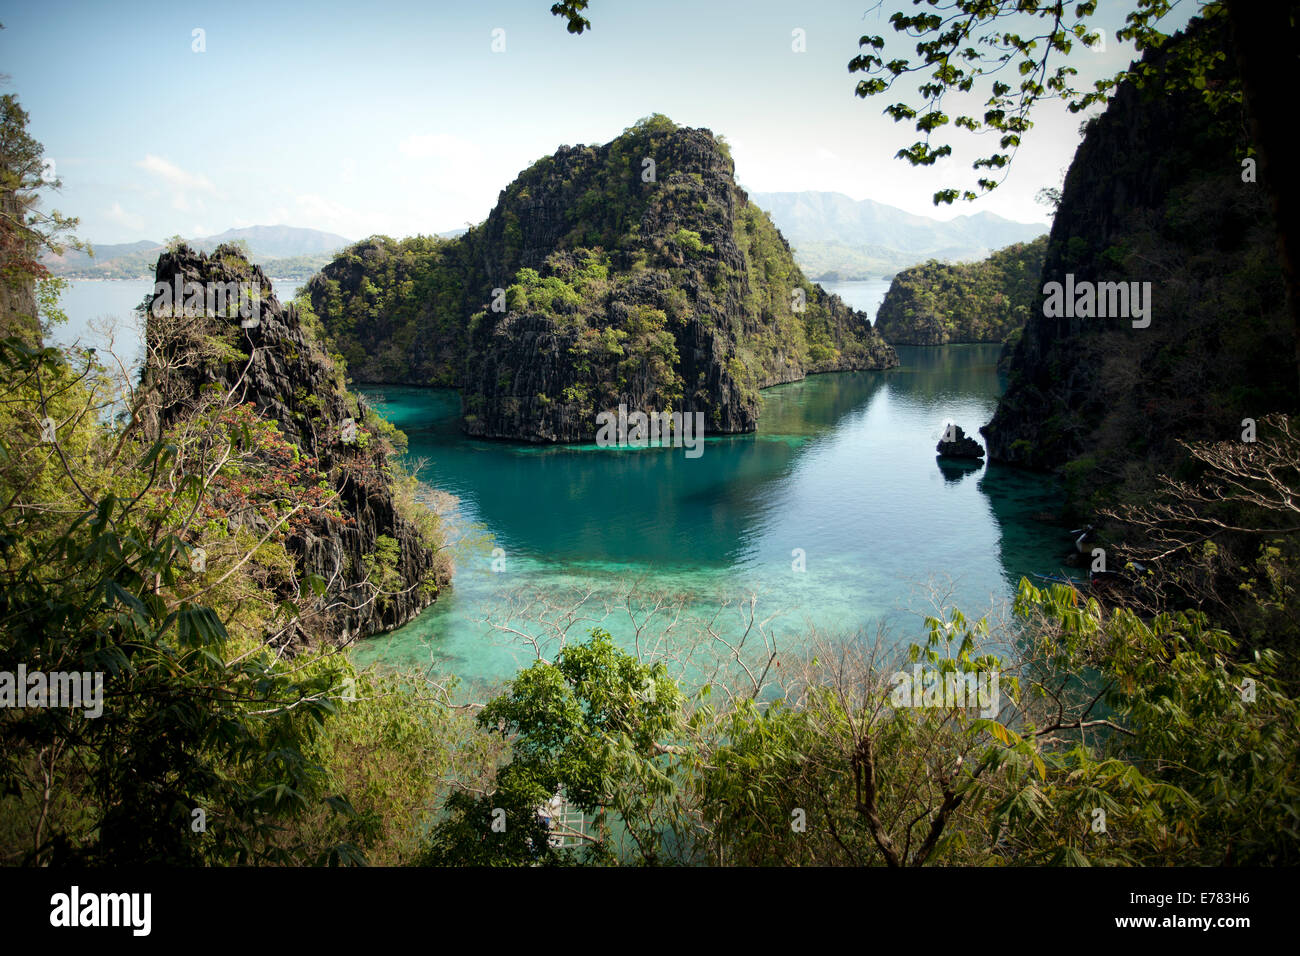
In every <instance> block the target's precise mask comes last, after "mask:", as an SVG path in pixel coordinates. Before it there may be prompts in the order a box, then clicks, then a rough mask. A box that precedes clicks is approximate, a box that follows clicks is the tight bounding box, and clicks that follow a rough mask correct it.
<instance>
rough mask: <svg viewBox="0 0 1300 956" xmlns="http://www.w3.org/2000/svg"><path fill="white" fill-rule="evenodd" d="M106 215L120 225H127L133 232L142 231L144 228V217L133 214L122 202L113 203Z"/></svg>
mask: <svg viewBox="0 0 1300 956" xmlns="http://www.w3.org/2000/svg"><path fill="white" fill-rule="evenodd" d="M106 215H107V216H108V218H109V219H111V220H112V221H113V222H115V223H117V224H118V225H119V226H125V227H126V228H127V229H130V230H131V231H132V232H141V231H143V229H144V217H142V216H136V215H132V214H131V213H129V212H127V211H126V210H125V209H123V208H122V204H121V203H117V202H115V203H113V205H112V206H110V207H109V208H108V212H107V213H106Z"/></svg>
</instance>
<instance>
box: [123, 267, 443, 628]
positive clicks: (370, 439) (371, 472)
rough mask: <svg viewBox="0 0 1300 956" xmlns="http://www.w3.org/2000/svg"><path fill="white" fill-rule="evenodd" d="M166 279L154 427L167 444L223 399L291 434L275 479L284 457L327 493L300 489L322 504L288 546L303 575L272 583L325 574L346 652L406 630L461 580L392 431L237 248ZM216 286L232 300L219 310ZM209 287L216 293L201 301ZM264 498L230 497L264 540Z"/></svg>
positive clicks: (155, 315) (159, 308)
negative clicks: (441, 547) (408, 494)
mask: <svg viewBox="0 0 1300 956" xmlns="http://www.w3.org/2000/svg"><path fill="white" fill-rule="evenodd" d="M156 281H157V283H158V284H157V285H156V286H155V295H154V299H153V301H152V302H151V304H150V309H149V311H148V313H147V324H146V344H147V347H148V350H149V358H148V364H147V367H146V369H145V384H146V385H147V386H149V388H150V389H151V391H152V394H154V395H155V396H156V398H155V402H154V405H153V407H152V408H151V410H150V413H149V415H148V416H147V425H146V427H148V428H149V429H151V430H153V431H155V432H156V433H157V434H159V435H163V434H165V433H166V431H167V429H169V428H172V427H175V426H177V425H178V424H179V423H194V422H201V421H203V420H204V419H203V418H202V416H203V415H204V414H205V413H207V414H210V412H209V411H207V410H209V409H211V408H212V407H213V406H214V403H215V405H216V407H217V408H218V409H219V410H220V411H221V412H222V414H226V413H227V410H231V409H239V408H248V409H251V411H252V414H253V415H254V416H255V418H256V419H258V420H261V421H269V422H271V423H273V424H274V426H275V428H276V429H277V436H275V438H274V439H273V440H272V441H270V442H268V443H266V454H267V471H268V474H270V473H272V472H274V470H275V468H276V467H277V463H276V459H275V456H274V454H273V453H274V452H279V453H281V457H282V458H283V457H284V454H287V455H288V457H289V459H290V460H291V461H293V462H294V463H299V462H305V463H306V464H307V465H309V466H310V467H309V469H307V472H306V473H308V474H312V475H314V476H315V477H316V478H317V479H318V482H317V486H316V487H309V486H306V485H305V484H301V483H300V484H299V485H297V486H295V487H294V488H293V489H292V490H293V493H294V494H296V495H300V496H301V497H302V499H303V500H309V499H310V497H311V496H312V495H316V496H317V498H318V499H319V500H320V502H321V503H322V505H321V507H320V508H319V509H317V511H316V512H314V513H313V517H312V518H311V520H310V521H307V522H305V523H302V524H295V525H291V526H290V528H289V529H288V530H287V532H286V535H285V540H284V544H285V547H286V550H287V551H288V553H289V554H291V555H292V557H293V560H294V564H295V567H294V568H293V569H292V571H291V572H288V573H286V574H285V575H283V576H282V577H281V579H280V580H277V581H275V582H271V584H272V586H273V587H274V588H275V589H277V590H279V591H281V592H282V593H283V594H284V595H285V596H294V595H295V593H296V592H297V591H299V590H301V589H302V585H303V584H304V582H307V581H308V579H309V578H312V577H315V578H316V579H317V588H316V589H317V591H318V592H319V593H318V598H319V601H318V605H319V611H318V613H317V614H316V615H315V617H314V627H313V629H312V630H314V631H315V632H317V633H318V634H319V635H321V636H322V637H324V638H325V639H327V640H330V641H334V642H342V641H346V640H347V639H349V638H350V637H357V636H362V635H366V634H371V633H376V632H379V631H383V630H387V629H390V628H393V627H396V626H398V625H400V624H402V623H404V622H405V621H407V620H409V619H410V618H412V617H413V616H414V615H415V614H416V613H417V612H419V611H420V610H421V609H422V608H424V607H426V606H427V605H428V604H429V603H430V602H432V601H433V599H434V597H435V596H436V594H437V591H438V587H439V586H440V585H441V584H443V583H445V581H446V577H447V574H446V570H445V569H444V568H442V567H440V566H439V564H438V562H436V561H435V552H434V549H433V548H432V547H431V545H432V543H433V542H432V539H433V538H434V537H435V535H433V534H431V532H430V531H429V527H428V520H429V519H428V518H427V517H421V516H417V515H416V514H415V512H414V509H407V514H405V515H404V514H403V513H402V510H403V509H402V506H401V504H400V502H399V500H398V498H399V495H398V493H397V490H396V489H395V487H394V482H393V476H392V474H391V470H390V466H389V461H388V455H389V449H387V448H386V447H385V441H384V440H383V436H384V432H385V428H384V426H383V424H382V423H381V422H379V420H378V419H377V418H375V417H374V416H373V415H372V414H368V413H367V409H366V408H365V407H364V405H363V404H360V403H359V400H358V398H357V397H356V396H355V395H352V394H351V393H349V392H348V391H347V389H346V388H345V387H344V384H343V372H342V369H341V367H340V366H339V365H338V364H337V363H336V362H335V360H334V359H332V358H331V357H330V356H329V355H328V354H327V352H326V351H325V350H324V349H323V348H322V346H321V343H320V337H319V330H318V329H317V328H316V327H315V323H314V320H313V319H312V318H311V316H310V314H306V315H304V314H303V313H301V312H300V310H299V309H297V308H296V307H294V306H289V307H285V306H283V305H281V303H280V302H279V300H278V299H277V298H276V296H275V294H274V290H273V289H272V287H271V283H270V282H269V281H268V280H267V279H266V277H265V275H264V274H263V273H262V270H261V269H260V268H259V267H258V266H255V265H252V264H250V263H249V262H248V261H247V259H246V258H244V256H243V254H242V252H241V251H239V250H238V249H237V248H235V247H233V246H221V247H219V248H217V249H216V250H215V251H214V252H213V253H212V254H211V255H204V254H201V253H197V252H195V251H193V250H191V249H190V248H188V247H187V246H183V245H182V246H180V247H179V248H177V249H175V250H171V251H168V252H166V253H164V254H163V255H162V256H161V257H160V258H159V260H158V265H157V270H156ZM171 290H177V291H179V292H180V293H181V295H180V296H176V295H173V294H172V291H171ZM211 290H220V292H221V293H229V295H230V298H227V299H225V300H224V301H223V300H218V299H217V298H216V297H215V296H213V294H212V291H211ZM195 291H202V292H203V293H204V297H203V298H202V299H198V298H194V299H193V300H191V296H192V295H193V293H194V292H195ZM218 303H219V304H218ZM185 306H190V308H189V310H188V312H187V311H185ZM194 313H197V314H194ZM226 395H228V396H229V397H228V398H224V397H222V396H226ZM191 430H192V429H191ZM281 439H282V440H283V442H287V443H288V446H289V448H288V449H287V452H286V450H285V449H284V448H283V447H282V446H281V445H280V444H279V442H280V440H281ZM259 493H260V494H265V493H267V492H265V491H260V492H259V490H257V489H245V488H239V489H225V490H224V491H223V492H220V493H218V497H219V498H221V503H222V505H223V508H224V517H225V519H226V521H227V522H228V523H229V524H230V525H231V527H232V528H238V527H240V526H243V527H246V528H247V529H248V530H249V531H251V532H253V533H254V534H255V535H256V536H259V537H260V536H261V535H262V534H264V533H266V532H268V531H269V530H270V529H269V528H266V527H265V526H264V525H265V522H264V521H262V518H261V515H260V513H259V509H258V507H257V504H258V502H257V496H258V494H259ZM223 495H224V497H222V496H223ZM421 524H423V525H424V527H423V528H421V527H419V525H421ZM196 542H197V543H201V542H198V539H196ZM306 636H311V635H310V634H308V635H306Z"/></svg>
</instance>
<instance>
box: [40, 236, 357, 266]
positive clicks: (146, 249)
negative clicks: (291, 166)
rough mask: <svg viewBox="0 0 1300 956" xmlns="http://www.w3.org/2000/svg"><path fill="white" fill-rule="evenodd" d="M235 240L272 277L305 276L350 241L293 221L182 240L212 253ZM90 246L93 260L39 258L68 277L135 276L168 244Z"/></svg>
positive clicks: (71, 255)
mask: <svg viewBox="0 0 1300 956" xmlns="http://www.w3.org/2000/svg"><path fill="white" fill-rule="evenodd" d="M239 240H243V241H244V242H246V243H247V244H248V251H249V258H250V259H252V260H253V261H254V262H257V263H259V264H260V265H261V266H262V268H263V270H264V271H265V272H266V274H267V276H269V277H271V278H273V279H277V278H278V279H306V278H308V277H310V276H311V275H312V274H314V273H315V272H316V271H317V270H319V269H320V268H321V266H323V265H325V263H327V262H329V261H330V260H331V259H332V258H333V257H334V253H336V252H338V251H339V250H340V249H342V248H343V247H344V246H347V245H349V244H350V243H351V240H350V239H346V238H344V237H343V236H340V235H336V234H335V233H332V232H322V231H320V230H319V229H301V228H298V227H297V226H247V227H245V228H243V229H227V230H226V231H225V232H223V233H219V234H218V235H215V236H204V237H202V238H198V239H187V240H186V241H187V242H188V243H189V244H190V245H191V246H192V247H194V248H195V249H197V250H199V251H201V252H211V251H212V250H213V249H215V248H216V247H217V246H219V245H221V244H222V243H223V242H235V241H239ZM92 248H93V250H94V253H95V255H94V258H93V259H92V258H91V257H90V256H87V255H86V254H85V253H84V252H78V251H77V250H75V249H68V250H67V251H66V252H65V253H64V254H63V255H61V256H47V257H45V258H44V259H43V260H42V261H43V262H44V263H45V265H46V266H47V267H48V268H49V270H50V272H52V273H53V274H54V275H57V276H65V277H67V278H76V279H138V278H145V277H148V276H151V275H153V269H154V264H155V263H156V262H157V261H158V254H159V253H161V252H162V251H163V249H165V248H166V244H165V243H161V242H154V241H152V240H149V239H142V240H140V241H138V242H124V243H116V244H106V245H102V246H97V245H93V244H92Z"/></svg>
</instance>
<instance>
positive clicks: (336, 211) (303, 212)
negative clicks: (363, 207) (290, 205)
mask: <svg viewBox="0 0 1300 956" xmlns="http://www.w3.org/2000/svg"><path fill="white" fill-rule="evenodd" d="M294 203H295V204H296V205H297V210H296V212H295V225H301V226H310V227H311V228H314V229H325V230H327V231H329V232H337V233H340V234H341V235H345V236H351V235H359V234H360V233H359V232H358V228H359V226H358V223H359V221H360V217H359V216H358V215H357V214H356V213H355V212H353V211H352V210H351V209H349V208H348V207H347V206H344V205H342V204H341V203H337V202H335V201H334V200H332V199H327V198H325V197H324V196H321V195H318V194H317V193H304V194H303V195H300V196H295V197H294ZM363 231H364V230H363Z"/></svg>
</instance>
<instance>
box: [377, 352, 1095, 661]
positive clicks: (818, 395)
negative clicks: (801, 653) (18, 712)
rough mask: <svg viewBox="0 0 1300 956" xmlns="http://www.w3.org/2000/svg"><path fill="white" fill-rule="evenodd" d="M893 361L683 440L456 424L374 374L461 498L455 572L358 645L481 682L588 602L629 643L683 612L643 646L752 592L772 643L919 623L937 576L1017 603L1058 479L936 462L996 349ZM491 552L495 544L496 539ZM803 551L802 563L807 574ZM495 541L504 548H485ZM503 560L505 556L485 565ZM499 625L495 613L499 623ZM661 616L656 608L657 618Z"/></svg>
mask: <svg viewBox="0 0 1300 956" xmlns="http://www.w3.org/2000/svg"><path fill="white" fill-rule="evenodd" d="M899 356H900V359H901V360H902V363H903V364H902V367H901V368H898V369H893V370H890V371H888V372H857V373H842V374H834V375H819V376H813V377H811V378H808V379H806V380H804V381H802V382H796V383H792V384H789V385H783V386H778V387H776V388H771V389H767V390H765V391H764V392H763V401H764V404H763V410H762V415H761V418H760V422H759V430H758V433H757V434H754V435H745V436H727V437H717V438H710V439H707V440H706V442H705V445H704V453H703V455H702V456H701V457H699V458H696V459H688V458H686V457H685V454H684V450H683V449H673V448H646V449H609V448H597V447H596V446H594V445H584V446H536V445H522V444H511V443H505V442H487V441H478V440H472V439H469V438H467V437H465V436H464V435H463V434H462V433H461V431H460V428H459V424H458V421H457V418H458V413H459V397H458V395H457V393H456V392H455V391H452V390H445V389H439V390H428V389H413V388H373V389H365V390H364V391H365V392H366V394H367V395H368V396H369V398H370V399H371V401H372V402H373V403H374V404H375V405H376V406H377V408H378V410H379V411H380V413H381V414H383V415H384V416H385V417H386V418H388V419H389V420H390V421H392V422H393V423H394V424H396V425H397V426H398V427H400V428H401V429H402V430H403V431H405V432H406V433H407V435H408V436H409V438H410V450H409V459H410V460H411V462H412V463H414V462H417V461H419V462H421V464H420V468H419V474H420V476H421V477H422V478H423V479H424V480H425V481H427V482H429V483H430V484H432V485H433V486H435V487H437V488H439V489H442V490H443V491H446V492H449V493H451V494H453V495H455V496H456V497H457V498H458V499H459V502H458V505H457V507H456V508H455V509H454V512H453V519H452V523H453V525H454V527H455V528H456V531H457V534H458V535H463V536H464V537H463V538H462V539H461V541H462V543H461V544H459V545H458V546H457V548H456V559H457V560H456V577H455V582H454V585H453V587H452V588H451V589H450V590H449V591H446V592H444V594H443V595H442V596H441V597H440V598H439V600H438V602H437V603H436V604H435V605H434V606H433V607H432V608H430V609H429V610H428V611H426V612H425V613H424V614H422V615H421V616H420V617H418V618H417V619H416V620H414V621H413V622H411V623H410V624H408V625H406V626H405V627H403V628H400V629H399V630H397V631H395V632H393V633H391V634H388V635H384V636H380V637H374V638H370V639H368V640H367V641H365V642H364V643H362V644H361V645H360V646H359V648H358V649H357V651H356V653H355V658H356V660H357V662H358V663H359V664H367V663H371V662H376V663H381V664H385V665H395V666H409V665H425V666H429V667H430V668H431V669H432V670H434V671H438V672H442V673H452V674H455V675H457V676H458V677H460V678H461V679H462V680H465V681H468V682H469V683H470V684H479V683H494V682H496V681H499V680H500V679H503V678H506V677H509V676H510V675H512V674H513V673H514V672H515V670H516V669H517V668H518V667H519V666H520V665H521V664H523V663H526V662H527V661H528V660H530V659H531V654H532V651H531V650H530V649H529V648H527V647H526V646H524V645H522V644H521V642H520V639H519V636H518V635H517V634H516V633H513V632H511V631H507V630H504V629H503V628H504V627H510V628H514V629H517V630H518V631H523V632H526V633H528V634H531V635H535V636H536V635H545V634H548V633H552V632H551V631H549V630H548V628H547V627H545V626H542V625H539V624H538V623H537V620H538V618H539V616H541V617H546V618H547V619H549V620H552V621H556V622H563V621H565V620H567V618H565V616H564V615H563V614H562V613H558V612H557V611H556V610H555V608H557V607H564V606H567V605H569V604H572V603H576V602H577V601H579V600H580V599H581V600H583V601H584V603H583V604H582V611H581V613H579V614H578V615H576V617H578V618H581V620H577V621H575V622H574V623H573V624H572V627H571V630H570V631H569V632H568V639H569V640H575V639H578V640H581V639H583V637H585V631H586V629H587V628H588V627H591V626H593V625H595V624H597V623H598V624H599V625H600V626H601V627H604V628H606V629H607V630H609V631H610V632H611V633H612V634H613V635H614V636H615V638H616V639H618V640H619V641H620V643H622V644H624V645H626V646H632V645H633V644H634V643H635V642H636V640H637V634H636V630H635V627H634V626H633V624H632V623H631V620H630V618H629V615H628V613H627V611H626V609H625V608H624V604H625V602H626V596H627V593H628V591H629V590H630V589H633V588H635V593H636V594H637V595H639V598H638V600H637V602H636V606H639V607H640V608H641V609H642V610H643V611H644V609H645V608H646V607H647V606H649V605H651V604H653V603H654V602H655V601H656V600H662V601H664V602H666V604H667V605H668V606H669V607H670V608H671V610H669V611H666V612H664V613H663V614H662V615H660V616H659V617H657V618H655V619H654V620H652V623H651V626H650V627H648V628H646V629H644V630H643V631H642V633H641V635H640V640H641V646H642V648H643V649H644V648H645V647H646V646H647V645H648V644H653V643H654V641H655V639H656V637H657V636H658V634H659V633H660V632H662V631H663V628H664V625H667V624H668V623H670V622H672V621H674V620H677V621H678V624H677V625H676V627H675V628H673V629H671V630H669V632H668V635H667V636H666V637H663V638H662V640H663V642H664V644H663V645H662V646H665V647H672V646H673V642H674V641H677V640H682V641H687V642H689V641H690V640H691V637H690V634H691V630H692V629H691V627H690V626H689V625H688V624H686V623H683V622H684V621H685V620H686V619H696V620H698V619H700V618H702V617H708V616H709V615H711V614H713V613H716V611H717V609H718V608H719V607H725V608H727V610H725V611H724V612H723V613H722V614H721V615H720V616H719V619H718V625H717V626H718V627H719V628H720V629H721V630H722V632H723V633H724V634H731V635H736V634H739V633H740V630H741V628H742V627H743V615H742V614H740V613H739V612H738V609H737V605H740V606H743V605H744V602H745V601H747V600H748V599H749V598H751V596H752V597H753V598H754V599H756V602H757V603H756V610H757V615H758V617H759V618H760V619H763V618H767V617H768V616H769V615H773V614H777V615H778V616H777V617H776V618H775V619H774V621H773V622H772V624H771V625H770V629H774V631H775V633H776V634H777V638H778V641H779V643H780V644H781V646H783V647H785V648H791V647H792V646H793V645H797V644H799V643H801V642H804V641H806V640H807V635H808V634H809V633H811V632H812V631H813V630H814V629H815V630H816V631H817V632H819V633H820V634H822V635H827V636H832V637H851V636H852V635H853V634H854V633H855V632H858V631H862V632H865V633H868V634H871V635H874V634H875V632H876V628H877V625H880V624H884V625H885V626H886V627H887V629H888V633H889V635H890V638H889V639H890V640H893V641H897V642H901V643H908V642H911V641H913V640H921V639H922V638H923V634H924V630H923V627H922V617H923V616H924V614H926V613H931V612H932V611H933V606H932V605H931V603H930V590H931V588H932V587H938V588H939V589H940V590H941V591H943V592H944V593H945V594H946V595H947V596H948V600H947V603H949V604H955V605H956V606H958V607H961V608H962V609H963V611H965V612H966V613H967V615H968V616H970V617H977V616H979V615H980V614H984V613H988V612H989V611H990V610H991V609H993V608H995V607H999V606H1003V605H1005V603H1006V602H1007V601H1009V599H1010V598H1011V597H1012V595H1013V594H1014V591H1015V586H1016V584H1017V583H1018V582H1019V579H1020V578H1021V576H1023V575H1026V574H1030V573H1032V572H1036V571H1037V572H1042V571H1049V570H1056V569H1057V567H1058V564H1059V559H1060V555H1061V554H1062V553H1063V551H1064V548H1065V547H1066V546H1068V543H1069V542H1068V539H1067V538H1066V537H1065V535H1064V534H1063V532H1062V529H1061V528H1060V527H1059V526H1056V525H1054V524H1052V523H1050V522H1045V521H1043V520H1042V515H1043V513H1045V512H1048V513H1051V512H1054V510H1055V507H1056V503H1057V502H1056V498H1055V496H1054V494H1053V490H1052V487H1051V485H1050V483H1049V482H1047V481H1046V480H1044V479H1042V478H1039V477H1037V476H1034V475H1029V474H1025V473H1021V472H1018V471H1015V470H1013V469H1007V468H1002V467H999V466H996V465H991V466H986V465H978V466H974V467H964V468H962V467H958V468H950V467H945V468H941V467H940V466H939V465H938V463H937V462H936V459H935V451H934V446H935V443H936V442H937V441H938V440H939V435H940V433H941V431H942V429H943V427H944V425H945V424H946V423H947V422H948V421H955V422H957V423H958V424H960V425H962V426H963V427H964V428H966V429H967V431H973V430H974V429H976V428H978V426H979V425H981V424H983V423H984V422H986V421H988V419H989V418H990V417H991V416H992V414H993V409H994V406H995V405H996V401H997V397H998V395H999V393H1000V390H1001V387H1002V386H1001V383H1000V382H999V379H998V374H997V370H996V362H997V356H998V347H997V346H952V347H947V348H942V349H922V348H901V349H899ZM493 549H500V550H498V551H495V552H494V550H493ZM796 549H802V558H803V565H804V568H805V570H803V571H798V570H795V568H794V564H795V562H796V561H797V559H798V558H799V553H798V552H797V551H796ZM494 554H495V563H494ZM494 566H495V570H494ZM494 625H495V626H494ZM656 625H658V626H656Z"/></svg>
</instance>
